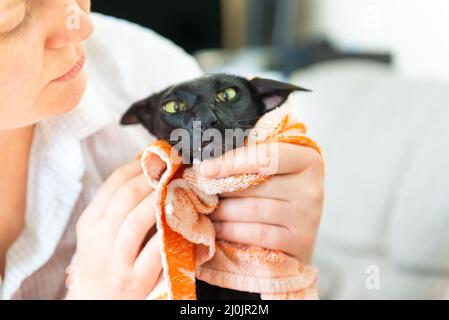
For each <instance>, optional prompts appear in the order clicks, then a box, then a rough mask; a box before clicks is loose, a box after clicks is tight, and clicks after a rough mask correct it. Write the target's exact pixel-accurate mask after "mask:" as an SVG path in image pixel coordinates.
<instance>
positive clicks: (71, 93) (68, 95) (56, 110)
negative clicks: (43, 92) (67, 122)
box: [45, 72, 87, 116]
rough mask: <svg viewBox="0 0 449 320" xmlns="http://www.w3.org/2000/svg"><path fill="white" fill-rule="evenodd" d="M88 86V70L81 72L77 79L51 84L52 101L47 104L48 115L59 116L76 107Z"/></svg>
mask: <svg viewBox="0 0 449 320" xmlns="http://www.w3.org/2000/svg"><path fill="white" fill-rule="evenodd" d="M86 86H87V75H86V72H81V73H80V74H79V75H78V76H77V77H76V78H75V79H73V80H71V81H69V82H67V83H54V84H51V88H49V89H51V91H52V92H51V93H50V92H49V94H51V96H52V99H51V102H49V103H48V104H47V108H46V111H45V113H46V114H47V115H48V116H59V115H63V114H65V113H68V112H70V111H72V110H73V109H75V108H76V107H77V105H78V103H79V102H80V100H81V98H82V97H83V94H84V92H85V91H86Z"/></svg>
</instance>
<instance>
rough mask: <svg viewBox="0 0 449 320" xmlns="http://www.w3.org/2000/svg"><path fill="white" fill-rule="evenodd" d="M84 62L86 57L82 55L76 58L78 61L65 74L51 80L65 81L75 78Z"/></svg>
mask: <svg viewBox="0 0 449 320" xmlns="http://www.w3.org/2000/svg"><path fill="white" fill-rule="evenodd" d="M85 62H86V57H85V56H84V55H83V56H81V58H80V59H79V60H78V62H77V63H76V64H75V65H74V66H73V68H72V69H70V70H69V72H67V73H66V74H64V75H62V76H60V77H59V78H56V79H54V80H53V81H52V82H67V81H70V80H73V79H75V78H76V76H77V75H78V74H79V73H80V72H81V70H82V69H83V67H84V63H85Z"/></svg>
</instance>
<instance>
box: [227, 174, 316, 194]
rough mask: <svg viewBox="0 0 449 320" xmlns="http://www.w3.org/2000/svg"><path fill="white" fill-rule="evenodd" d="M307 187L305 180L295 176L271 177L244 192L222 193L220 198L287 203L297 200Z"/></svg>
mask: <svg viewBox="0 0 449 320" xmlns="http://www.w3.org/2000/svg"><path fill="white" fill-rule="evenodd" d="M307 188H308V186H307V184H306V180H305V179H301V178H300V177H298V176H297V175H293V174H292V175H279V176H273V177H271V178H270V179H269V180H268V181H267V182H265V183H262V184H259V185H256V186H251V187H249V188H247V189H245V190H240V191H236V192H231V193H222V194H221V195H220V197H221V198H266V199H275V200H281V201H289V200H290V199H292V198H297V197H298V196H299V194H300V193H301V192H304V190H305V189H307Z"/></svg>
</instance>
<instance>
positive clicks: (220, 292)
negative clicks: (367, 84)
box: [121, 74, 310, 300]
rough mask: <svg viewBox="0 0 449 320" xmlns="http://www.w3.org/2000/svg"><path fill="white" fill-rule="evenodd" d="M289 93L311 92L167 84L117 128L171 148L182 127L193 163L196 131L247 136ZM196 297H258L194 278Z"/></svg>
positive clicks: (242, 84) (246, 83) (233, 83)
mask: <svg viewBox="0 0 449 320" xmlns="http://www.w3.org/2000/svg"><path fill="white" fill-rule="evenodd" d="M293 91H310V90H307V89H304V88H301V87H298V86H295V85H292V84H288V83H283V82H279V81H274V80H269V79H262V78H255V79H252V80H247V79H244V78H241V77H236V76H231V75H226V74H215V75H207V76H203V77H201V78H198V79H195V80H192V81H188V82H184V83H181V84H178V85H174V86H171V87H169V88H167V89H165V90H163V91H162V92H159V93H156V94H153V95H151V96H150V97H148V98H146V99H144V100H142V101H139V102H137V103H136V104H134V105H133V106H131V108H130V109H129V110H128V111H127V112H126V113H125V115H124V116H123V118H122V120H121V124H123V125H130V124H142V125H143V126H144V127H145V128H146V129H147V130H148V131H149V132H150V133H151V134H152V135H154V136H155V137H157V138H158V139H164V140H167V141H168V142H170V143H171V144H172V145H178V142H179V141H177V140H175V141H173V140H171V139H170V137H171V135H172V132H173V131H174V130H176V129H185V130H186V132H188V133H189V139H190V141H189V146H190V147H189V150H188V151H189V156H188V157H185V161H192V160H193V158H197V159H200V160H204V158H205V156H204V154H203V153H197V152H196V151H197V150H196V148H195V146H194V145H195V143H194V141H193V137H194V135H195V130H198V131H200V132H201V133H204V132H205V131H206V130H208V129H215V130H217V131H218V132H220V133H221V135H222V137H225V136H226V132H225V131H226V130H229V129H232V130H235V129H240V130H241V132H246V131H247V129H250V128H252V127H254V125H255V124H256V122H257V120H258V119H259V118H260V117H261V116H263V115H264V114H265V113H267V112H269V111H270V110H273V109H275V108H277V107H279V106H280V105H282V104H283V103H284V102H285V101H286V100H287V98H288V96H289V95H290V94H291V93H292V92H293ZM194 121H198V122H200V123H201V125H200V128H195V126H194ZM225 140H226V139H223V140H222V141H225ZM236 140H237V141H236ZM236 140H234V139H232V141H230V142H229V141H226V143H223V142H222V141H221V142H220V146H219V149H220V151H221V152H225V151H228V150H230V149H233V148H238V147H240V146H241V144H242V141H243V140H242V139H236ZM238 141H240V143H238ZM214 143H217V142H216V141H206V142H201V145H200V146H199V147H200V148H206V147H207V145H209V144H214ZM217 155H219V154H217V152H215V154H207V156H211V157H214V156H217ZM183 156H185V155H183ZM189 163H191V162H189ZM197 295H198V299H199V300H202V299H207V300H223V299H225V300H257V299H260V295H259V294H257V293H248V292H238V291H235V290H230V289H224V288H220V287H216V286H212V285H209V284H207V283H205V282H203V281H199V280H197Z"/></svg>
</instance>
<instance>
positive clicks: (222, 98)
mask: <svg viewBox="0 0 449 320" xmlns="http://www.w3.org/2000/svg"><path fill="white" fill-rule="evenodd" d="M236 98H237V90H235V89H234V88H227V89H224V90H221V91H218V92H217V94H216V99H217V101H218V102H230V101H233V100H235V99H236Z"/></svg>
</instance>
